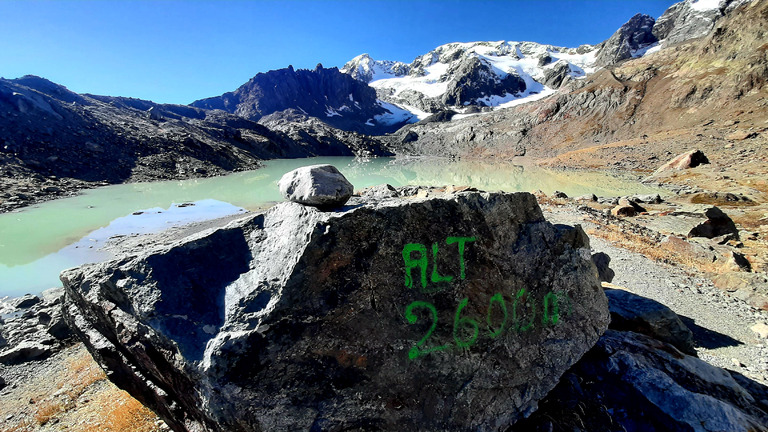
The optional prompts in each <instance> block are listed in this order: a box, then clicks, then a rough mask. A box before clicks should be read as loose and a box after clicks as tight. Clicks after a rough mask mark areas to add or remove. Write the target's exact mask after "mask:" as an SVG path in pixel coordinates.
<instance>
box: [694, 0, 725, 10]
mask: <svg viewBox="0 0 768 432" xmlns="http://www.w3.org/2000/svg"><path fill="white" fill-rule="evenodd" d="M688 5H689V6H690V7H691V9H693V10H695V11H699V12H704V11H709V10H712V9H720V0H693V1H691V2H690V3H688Z"/></svg>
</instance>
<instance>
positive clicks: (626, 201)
mask: <svg viewBox="0 0 768 432" xmlns="http://www.w3.org/2000/svg"><path fill="white" fill-rule="evenodd" d="M619 205H620V206H623V207H626V206H630V207H632V208H633V209H635V212H636V213H643V212H646V211H648V210H646V209H645V207H643V206H641V205H640V204H638V203H637V202H635V200H632V199H629V198H627V197H623V198H619Z"/></svg>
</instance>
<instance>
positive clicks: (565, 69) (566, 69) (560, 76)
mask: <svg viewBox="0 0 768 432" xmlns="http://www.w3.org/2000/svg"><path fill="white" fill-rule="evenodd" d="M570 78H571V65H570V64H569V63H568V62H566V61H562V60H558V62H557V63H555V64H554V65H552V67H551V68H549V69H546V70H544V79H543V80H542V84H544V85H547V86H549V87H552V88H560V87H562V86H563V84H565V83H567V82H568V80H570Z"/></svg>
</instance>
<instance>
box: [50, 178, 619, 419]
mask: <svg viewBox="0 0 768 432" xmlns="http://www.w3.org/2000/svg"><path fill="white" fill-rule="evenodd" d="M61 279H62V281H63V282H64V286H65V290H66V304H65V308H66V312H67V314H68V320H69V322H70V323H71V324H72V327H73V328H74V329H75V330H76V331H77V332H78V334H79V336H80V337H81V338H82V339H83V340H84V342H85V343H86V346H87V347H88V349H89V350H90V351H91V353H92V354H93V355H94V358H96V359H97V361H98V362H99V363H100V364H101V366H102V367H103V368H104V369H105V370H106V371H107V375H108V376H109V377H110V379H111V380H113V381H114V382H115V383H116V384H118V385H119V386H120V387H122V388H124V389H126V390H128V391H129V392H130V393H131V394H132V395H133V396H135V397H137V398H138V399H139V400H141V401H142V402H143V403H144V404H146V405H148V406H149V407H150V408H152V409H153V410H154V411H155V412H157V413H158V414H159V415H160V416H161V417H162V418H163V419H164V420H165V421H166V423H167V424H168V425H170V426H171V427H172V428H173V429H174V430H176V431H262V430H318V431H319V430H398V431H400V430H485V431H495V430H505V429H506V428H507V427H508V426H509V425H511V424H513V423H515V422H516V421H517V420H518V419H520V418H523V417H525V416H526V415H528V414H529V413H531V412H532V411H533V410H535V408H536V404H537V401H538V400H539V399H541V398H543V397H544V396H545V395H546V394H547V393H548V392H549V391H550V390H551V389H552V388H553V387H554V386H555V385H556V384H557V382H558V379H559V378H560V376H561V374H562V373H563V372H565V371H566V369H568V367H570V366H571V365H572V364H574V363H575V362H576V361H577V360H578V359H579V358H580V357H581V356H582V354H583V353H585V352H586V351H587V350H589V349H590V348H591V347H592V346H593V345H594V343H595V342H596V341H597V339H598V337H599V336H600V335H601V334H602V333H603V331H604V330H605V329H606V327H607V325H608V320H609V313H608V305H607V299H606V297H605V294H604V293H603V290H602V289H601V287H600V283H599V281H598V279H597V271H596V269H595V267H594V264H593V263H592V261H591V259H590V252H589V242H588V239H587V237H586V235H585V234H584V232H583V231H582V230H581V229H580V228H579V227H576V228H573V227H569V226H565V225H552V224H551V223H549V222H547V221H546V220H545V219H544V217H543V215H542V213H541V210H540V209H539V207H538V205H537V203H536V199H535V198H534V196H533V195H531V194H528V193H515V194H488V193H477V192H462V193H457V194H452V195H446V196H443V197H437V198H393V199H384V200H379V201H376V202H375V203H373V202H366V201H362V200H360V199H358V198H353V200H352V201H351V202H350V206H348V207H347V208H346V210H345V211H337V212H322V211H319V210H318V209H316V208H313V207H305V206H302V205H299V204H296V203H290V202H288V203H281V204H278V205H277V206H275V207H273V208H272V209H271V210H269V211H268V212H267V213H266V214H263V215H256V216H253V217H250V218H246V219H244V220H242V221H239V222H235V223H233V224H232V225H229V226H227V227H225V228H222V229H218V230H215V231H211V232H204V233H200V234H198V235H196V236H195V237H192V238H188V239H185V240H182V241H180V242H178V243H176V244H174V245H172V246H167V247H164V248H159V249H156V250H147V251H143V252H142V253H141V254H140V255H138V256H130V257H123V258H120V259H118V260H116V261H112V262H107V263H101V264H94V265H87V266H84V267H81V268H79V269H73V270H68V271H65V272H64V273H62V276H61Z"/></svg>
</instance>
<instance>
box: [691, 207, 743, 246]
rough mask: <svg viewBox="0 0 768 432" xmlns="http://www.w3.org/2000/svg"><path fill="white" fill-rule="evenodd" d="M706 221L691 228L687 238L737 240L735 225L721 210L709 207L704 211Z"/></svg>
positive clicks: (737, 232) (737, 233)
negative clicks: (725, 237) (724, 237)
mask: <svg viewBox="0 0 768 432" xmlns="http://www.w3.org/2000/svg"><path fill="white" fill-rule="evenodd" d="M704 216H706V218H707V219H706V220H705V221H703V222H702V223H700V224H698V225H696V226H695V227H693V228H691V230H690V231H689V232H688V237H706V238H715V237H720V236H728V237H730V238H733V239H737V240H738V238H739V230H738V228H736V224H735V223H734V222H733V220H732V219H731V218H730V217H728V215H727V214H725V213H724V212H723V211H722V210H720V209H719V208H717V207H710V208H708V209H707V210H705V211H704Z"/></svg>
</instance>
